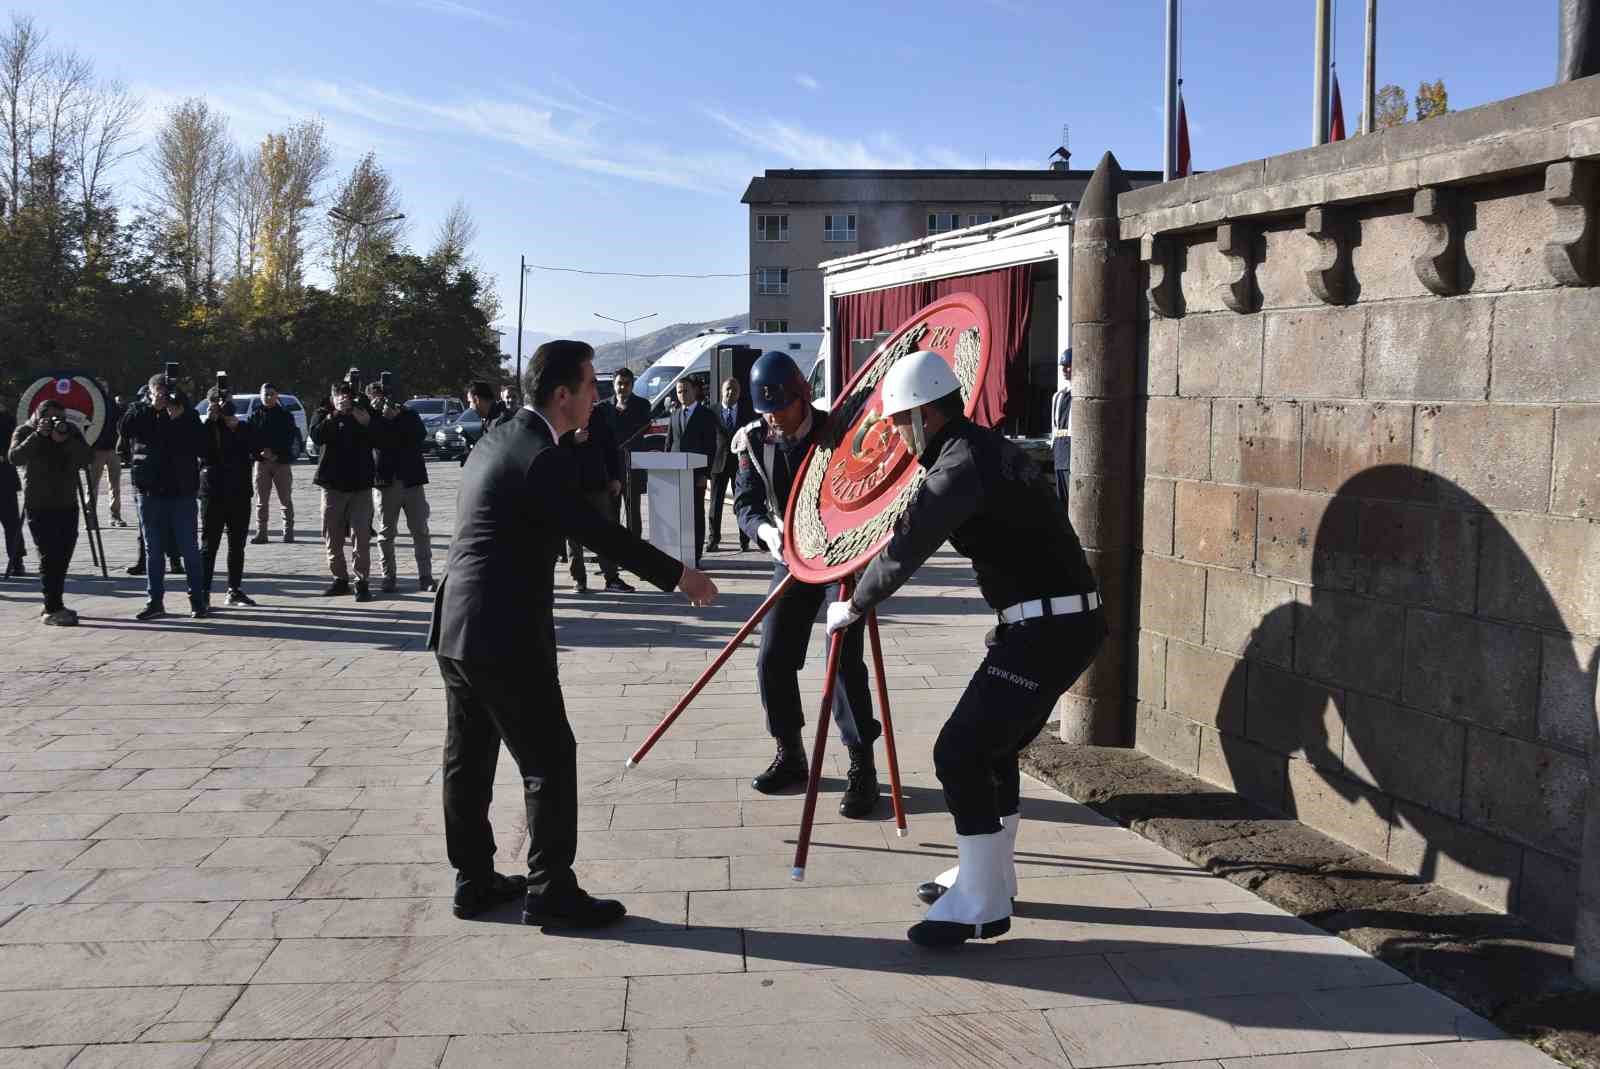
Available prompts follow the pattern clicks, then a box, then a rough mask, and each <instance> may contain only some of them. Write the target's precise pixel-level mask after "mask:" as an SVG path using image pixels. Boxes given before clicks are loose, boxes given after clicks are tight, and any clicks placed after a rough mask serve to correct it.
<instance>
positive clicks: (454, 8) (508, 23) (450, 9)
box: [380, 0, 521, 28]
mask: <svg viewBox="0 0 1600 1069" xmlns="http://www.w3.org/2000/svg"><path fill="white" fill-rule="evenodd" d="M380 2H381V3H382V4H383V5H384V6H385V7H409V8H415V9H416V10H418V11H429V12H432V13H433V14H435V15H446V16H448V17H450V18H456V19H467V20H469V21H472V22H483V23H487V24H489V25H491V26H503V27H508V28H509V27H512V26H519V25H521V23H519V22H517V20H516V19H513V18H508V17H507V16H505V15H498V14H496V13H495V12H493V11H485V10H483V9H482V8H477V7H473V6H472V5H470V4H463V3H460V2H459V0H380Z"/></svg>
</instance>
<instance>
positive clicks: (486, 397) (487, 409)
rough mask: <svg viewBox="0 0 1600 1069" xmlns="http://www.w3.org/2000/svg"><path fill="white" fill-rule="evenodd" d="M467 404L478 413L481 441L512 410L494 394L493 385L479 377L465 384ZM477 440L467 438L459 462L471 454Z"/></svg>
mask: <svg viewBox="0 0 1600 1069" xmlns="http://www.w3.org/2000/svg"><path fill="white" fill-rule="evenodd" d="M467 406H468V407H469V408H471V409H472V410H473V411H474V412H476V413H477V414H478V419H479V420H480V422H479V424H478V428H479V429H478V440H477V441H478V442H481V441H483V436H484V435H486V434H488V433H489V432H490V431H492V430H494V429H495V428H496V427H498V426H500V424H502V423H504V422H506V420H507V419H509V418H510V417H511V416H513V415H515V413H514V412H512V411H510V410H509V409H507V408H506V406H505V403H504V402H503V401H499V400H497V399H496V398H495V396H494V387H493V386H490V385H489V384H488V383H487V382H484V381H482V380H481V379H480V380H478V381H475V382H473V383H471V384H470V385H468V386H467ZM476 445H477V442H474V441H472V440H470V439H469V440H468V441H467V442H466V449H465V450H464V451H463V452H462V454H461V463H462V464H463V465H465V464H466V462H467V458H468V457H469V456H471V455H472V450H473V448H474V447H475V446H476Z"/></svg>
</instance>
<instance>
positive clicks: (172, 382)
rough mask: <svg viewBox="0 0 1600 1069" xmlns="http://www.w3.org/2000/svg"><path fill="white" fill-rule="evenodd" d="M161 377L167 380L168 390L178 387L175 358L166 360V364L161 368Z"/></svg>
mask: <svg viewBox="0 0 1600 1069" xmlns="http://www.w3.org/2000/svg"><path fill="white" fill-rule="evenodd" d="M161 377H162V378H164V379H166V380H167V389H168V390H176V389H177V388H178V362H177V361H176V360H168V361H167V366H166V367H165V368H164V369H163V370H162V373H161Z"/></svg>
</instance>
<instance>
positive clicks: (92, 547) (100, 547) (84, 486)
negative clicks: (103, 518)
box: [76, 468, 111, 579]
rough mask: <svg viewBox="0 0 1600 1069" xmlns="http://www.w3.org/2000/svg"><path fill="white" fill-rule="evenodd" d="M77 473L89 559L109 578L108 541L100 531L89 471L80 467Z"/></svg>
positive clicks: (105, 577)
mask: <svg viewBox="0 0 1600 1069" xmlns="http://www.w3.org/2000/svg"><path fill="white" fill-rule="evenodd" d="M76 475H77V483H78V505H79V506H80V507H81V508H82V509H83V530H84V533H85V534H87V535H88V536H89V538H88V542H89V559H90V560H91V562H92V563H93V564H94V565H95V566H96V567H98V568H99V569H100V578H102V579H109V578H111V573H110V572H108V571H107V570H106V541H105V537H104V536H103V535H101V533H100V514H99V512H98V510H96V508H95V505H94V498H93V496H92V495H91V494H90V493H89V473H88V472H86V471H85V470H84V469H82V468H79V469H78V470H77V472H76Z"/></svg>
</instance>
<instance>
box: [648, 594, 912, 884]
mask: <svg viewBox="0 0 1600 1069" xmlns="http://www.w3.org/2000/svg"><path fill="white" fill-rule="evenodd" d="M796 581H797V580H796V579H795V577H794V576H793V575H792V574H791V575H789V576H788V577H787V578H785V579H784V580H783V582H781V583H779V584H778V585H777V587H775V588H774V589H773V591H772V593H770V594H768V595H767V598H766V600H765V601H763V602H762V603H761V604H760V606H759V607H757V609H756V611H755V612H754V613H753V614H751V616H750V619H749V620H747V621H745V624H744V626H743V627H741V628H739V630H738V631H737V632H736V633H735V634H734V636H733V638H732V639H730V640H729V641H728V644H727V645H726V646H724V647H723V648H722V652H721V653H719V654H717V656H716V658H715V659H714V660H712V662H711V664H709V665H708V666H707V667H706V670H705V671H704V672H702V673H700V678H698V679H696V680H695V681H694V684H693V685H692V686H690V688H689V691H688V693H687V694H685V695H684V696H683V697H682V698H680V699H679V700H678V704H676V705H674V706H673V707H672V709H671V710H670V711H669V712H668V713H667V715H666V716H665V717H663V718H662V720H661V723H659V724H657V725H656V727H655V729H654V730H653V731H651V732H650V734H649V735H648V736H647V737H646V738H645V740H644V742H642V743H640V744H639V748H638V749H637V750H635V751H634V752H633V756H632V757H630V758H628V761H627V764H626V767H627V768H634V767H637V766H638V764H639V762H640V761H643V760H644V757H645V755H646V754H648V753H649V752H650V750H651V748H652V747H653V746H655V744H656V743H657V742H659V741H660V739H661V736H663V735H665V734H666V733H667V729H668V728H670V727H671V726H672V724H673V721H675V720H677V719H678V717H679V715H680V714H682V712H683V711H684V710H685V709H687V708H688V707H689V703H690V702H692V701H694V699H695V697H696V696H697V695H698V694H699V693H700V692H701V691H702V690H704V689H705V686H706V684H707V683H709V682H711V679H712V677H713V676H715V675H716V674H717V671H718V670H719V669H720V668H721V667H722V666H723V665H724V664H726V663H727V662H728V658H729V657H732V656H733V652H734V651H735V650H737V649H738V648H739V647H740V646H741V645H742V644H743V643H744V640H745V639H746V638H748V637H749V636H750V632H752V631H754V630H755V628H756V625H757V624H759V623H760V622H761V620H762V618H763V617H765V616H766V615H767V613H768V612H770V611H771V610H772V606H773V605H775V604H777V601H778V599H779V598H780V597H782V595H783V592H784V591H785V590H787V589H789V585H790V584H791V583H794V582H796ZM850 587H851V580H850V579H845V580H844V582H843V583H841V584H840V590H839V596H840V599H841V600H848V599H849V597H850ZM866 621H867V637H868V639H869V641H870V644H871V646H872V668H873V675H874V678H875V682H876V683H877V693H878V708H879V709H880V710H881V712H882V715H883V749H884V753H885V755H886V756H887V757H888V759H889V799H890V802H891V804H892V806H893V809H894V823H895V834H896V835H899V836H900V837H902V838H904V836H905V834H906V812H905V803H904V801H903V800H902V799H901V797H900V761H899V758H898V757H897V756H896V754H895V746H894V721H893V719H892V717H891V715H890V712H889V683H888V680H887V679H886V678H885V677H884V671H883V647H882V644H881V642H880V640H879V638H878V614H877V613H876V612H869V613H867V616H866ZM843 647H844V632H843V631H835V632H834V633H833V635H832V636H830V638H829V640H828V662H827V667H826V668H825V669H824V675H823V685H822V711H821V712H820V713H818V714H817V739H816V742H815V743H814V744H813V745H812V747H811V775H810V778H809V780H808V781H807V783H806V802H805V808H804V809H803V810H802V811H801V815H800V837H799V841H798V842H796V844H795V849H794V867H793V869H792V870H791V871H790V873H789V875H790V878H791V879H794V880H804V879H805V878H806V858H807V855H808V854H809V853H810V850H811V828H812V825H813V823H814V822H815V820H816V815H817V790H818V785H819V784H820V783H821V782H822V757H823V753H824V751H825V749H826V748H827V745H828V722H829V720H830V719H832V718H831V716H830V715H829V714H830V712H831V711H832V709H833V693H834V688H835V687H837V686H838V682H839V654H840V651H841V650H842V649H843Z"/></svg>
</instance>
